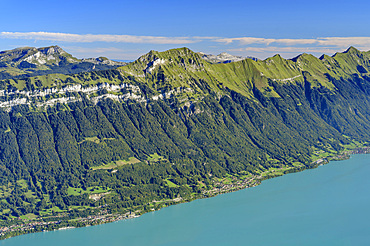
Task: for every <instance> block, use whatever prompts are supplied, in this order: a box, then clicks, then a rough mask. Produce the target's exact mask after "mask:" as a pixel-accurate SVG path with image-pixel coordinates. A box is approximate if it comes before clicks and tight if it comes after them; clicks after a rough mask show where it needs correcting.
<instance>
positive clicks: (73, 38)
mask: <svg viewBox="0 0 370 246" xmlns="http://www.w3.org/2000/svg"><path fill="white" fill-rule="evenodd" d="M0 38H8V39H32V40H47V41H58V42H73V43H91V42H115V43H137V44H144V43H146V44H190V43H194V42H198V41H197V40H195V39H190V38H189V37H155V36H135V35H110V34H71V33H55V32H0Z"/></svg>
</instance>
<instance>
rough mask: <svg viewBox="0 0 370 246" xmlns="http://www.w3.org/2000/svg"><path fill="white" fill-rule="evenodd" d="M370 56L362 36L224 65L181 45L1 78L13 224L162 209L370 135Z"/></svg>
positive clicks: (3, 167) (4, 173)
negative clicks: (340, 44)
mask: <svg viewBox="0 0 370 246" xmlns="http://www.w3.org/2000/svg"><path fill="white" fill-rule="evenodd" d="M369 59H370V55H369V53H368V52H360V51H358V50H356V49H355V48H353V47H351V48H349V49H348V50H347V51H346V52H344V53H337V54H336V55H334V56H333V57H329V56H322V57H320V58H316V57H314V56H312V55H308V54H302V55H300V56H298V57H296V58H294V59H291V60H286V59H283V58H282V57H281V56H279V55H276V56H274V57H272V58H268V59H266V60H263V61H261V60H258V61H255V60H252V59H244V60H241V61H237V62H232V63H227V64H223V63H220V64H211V63H209V62H207V61H205V60H203V59H202V58H201V56H200V55H199V54H197V53H194V52H192V51H191V50H189V49H187V48H180V49H174V50H169V51H165V52H156V51H151V52H149V53H148V54H146V55H143V56H142V57H140V58H139V59H138V60H136V61H135V62H133V63H130V64H128V65H126V66H122V67H119V68H116V69H112V70H105V71H93V72H84V73H79V74H73V75H61V74H50V75H44V76H34V77H30V78H26V79H17V78H12V79H7V80H2V81H0V108H1V111H0V139H1V141H0V196H1V199H2V200H0V206H1V208H2V210H1V211H2V213H1V217H0V218H1V219H2V222H1V223H3V224H6V225H9V224H12V223H21V222H22V219H24V218H25V216H26V217H27V216H28V217H30V216H31V217H32V218H38V219H42V218H45V217H50V216H55V215H56V214H57V215H59V217H58V220H62V221H63V222H60V223H59V224H53V225H50V226H49V224H48V226H46V227H40V228H39V229H40V230H42V229H43V228H44V229H45V228H48V229H51V228H55V227H58V226H65V225H73V226H75V225H76V224H75V223H77V222H71V221H69V219H71V218H80V217H81V216H82V217H86V216H87V215H94V214H115V213H118V214H120V215H122V214H126V213H128V214H130V212H133V211H141V212H145V211H150V210H151V209H159V208H160V207H162V206H165V205H168V204H171V203H173V202H179V201H186V200H191V199H195V198H200V197H205V196H209V195H212V194H215V193H217V192H222V191H227V190H228V189H229V190H232V189H236V188H237V187H246V186H251V185H255V184H256V182H257V181H258V180H262V179H265V178H268V177H272V176H276V175H282V174H283V173H287V172H294V171H298V170H303V169H305V168H312V167H315V166H317V165H318V164H319V163H322V162H324V161H325V158H326V157H327V156H328V155H337V154H338V153H340V152H341V151H343V150H346V149H350V148H354V147H356V146H363V145H365V146H366V144H367V141H368V140H369V139H370V131H369V130H370V121H369V119H370V114H369V110H368V109H369V108H370V97H369V96H370V94H369V93H370V90H369V89H370V77H369V71H370V70H369V69H370V63H369ZM238 182H239V183H238ZM225 187H226V188H225ZM227 187H229V188H227ZM159 201H161V202H159ZM165 201H167V202H165ZM21 216H23V217H21ZM28 217H27V218H28ZM16 218H20V219H16ZM61 218H63V219H61ZM51 220H52V219H51ZM81 223H82V222H81ZM81 225H85V224H81ZM9 233H10V232H9ZM9 233H8V234H6V233H3V236H4V237H6V236H9V235H14V234H11V233H10V234H9ZM19 233H21V232H19Z"/></svg>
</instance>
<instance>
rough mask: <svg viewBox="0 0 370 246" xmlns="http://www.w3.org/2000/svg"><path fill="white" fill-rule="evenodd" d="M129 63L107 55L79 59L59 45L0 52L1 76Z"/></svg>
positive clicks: (106, 66) (94, 69)
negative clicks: (111, 58) (109, 57)
mask: <svg viewBox="0 0 370 246" xmlns="http://www.w3.org/2000/svg"><path fill="white" fill-rule="evenodd" d="M126 64H127V63H126V62H117V61H112V60H109V59H108V58H105V57H98V58H87V59H77V58H76V57H73V56H72V55H70V54H68V53H67V52H65V51H64V50H63V49H62V48H60V47H59V46H50V47H44V48H32V47H22V48H17V49H13V50H6V51H2V52H0V79H9V78H26V77H32V76H37V75H45V74H53V73H61V74H72V73H80V72H88V71H99V70H106V69H112V68H116V67H119V66H124V65H126Z"/></svg>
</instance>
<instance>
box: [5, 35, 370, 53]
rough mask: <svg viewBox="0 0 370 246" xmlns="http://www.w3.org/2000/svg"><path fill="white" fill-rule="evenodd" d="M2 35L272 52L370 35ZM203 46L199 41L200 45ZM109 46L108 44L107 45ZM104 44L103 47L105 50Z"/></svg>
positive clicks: (364, 46) (355, 41)
mask: <svg viewBox="0 0 370 246" xmlns="http://www.w3.org/2000/svg"><path fill="white" fill-rule="evenodd" d="M0 39H18V40H34V41H52V42H64V43H98V42H103V43H126V44H153V45H195V44H202V46H205V45H206V46H205V47H210V46H217V47H218V49H220V51H221V50H222V51H225V50H227V51H230V52H250V53H255V54H262V53H263V54H270V53H274V52H275V53H279V52H282V53H286V54H291V53H303V52H311V53H334V52H338V51H340V50H343V49H347V48H348V47H349V46H355V47H356V48H358V49H360V50H369V49H370V37H317V38H297V39H294V38H258V37H235V38H226V37H201V36H193V37H192V36H184V37H165V36H140V35H112V34H73V33H56V32H0ZM198 46H200V45H198ZM105 48H107V47H105ZM102 49H104V48H101V49H100V50H102Z"/></svg>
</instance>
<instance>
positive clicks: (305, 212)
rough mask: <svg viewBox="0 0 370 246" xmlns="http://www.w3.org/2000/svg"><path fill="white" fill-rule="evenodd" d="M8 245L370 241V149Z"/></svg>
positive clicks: (6, 244) (17, 239)
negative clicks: (246, 186) (132, 215)
mask: <svg viewBox="0 0 370 246" xmlns="http://www.w3.org/2000/svg"><path fill="white" fill-rule="evenodd" d="M0 245H1V246H3V245H4V246H20V245H24V246H49V245H52V246H62V245H63V246H75V245H88V246H97V245H99V246H101V245H112V246H114V245H130V246H131V245H192V246H194V245H284V246H287V245H294V246H296V245H300V246H302V245H325V246H328V245H356V246H359V245H370V155H355V156H352V157H351V159H350V160H346V161H338V162H330V163H329V164H328V165H325V166H321V167H319V168H316V169H312V170H306V171H303V172H300V173H294V174H288V175H284V176H282V177H278V178H274V179H270V180H267V181H264V182H262V184H261V185H259V186H257V187H254V188H249V189H245V190H241V191H237V192H233V193H228V194H223V195H219V196H217V197H213V198H209V199H201V200H196V201H193V202H190V203H184V204H179V205H175V206H171V207H168V208H164V209H162V210H160V211H155V212H151V213H147V214H144V215H143V216H141V217H139V218H135V219H131V220H124V221H118V222H114V223H110V224H104V225H99V226H92V227H86V228H78V229H69V230H63V231H53V232H42V233H35V234H28V235H23V236H18V237H15V238H11V239H6V240H4V241H1V242H0Z"/></svg>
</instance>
